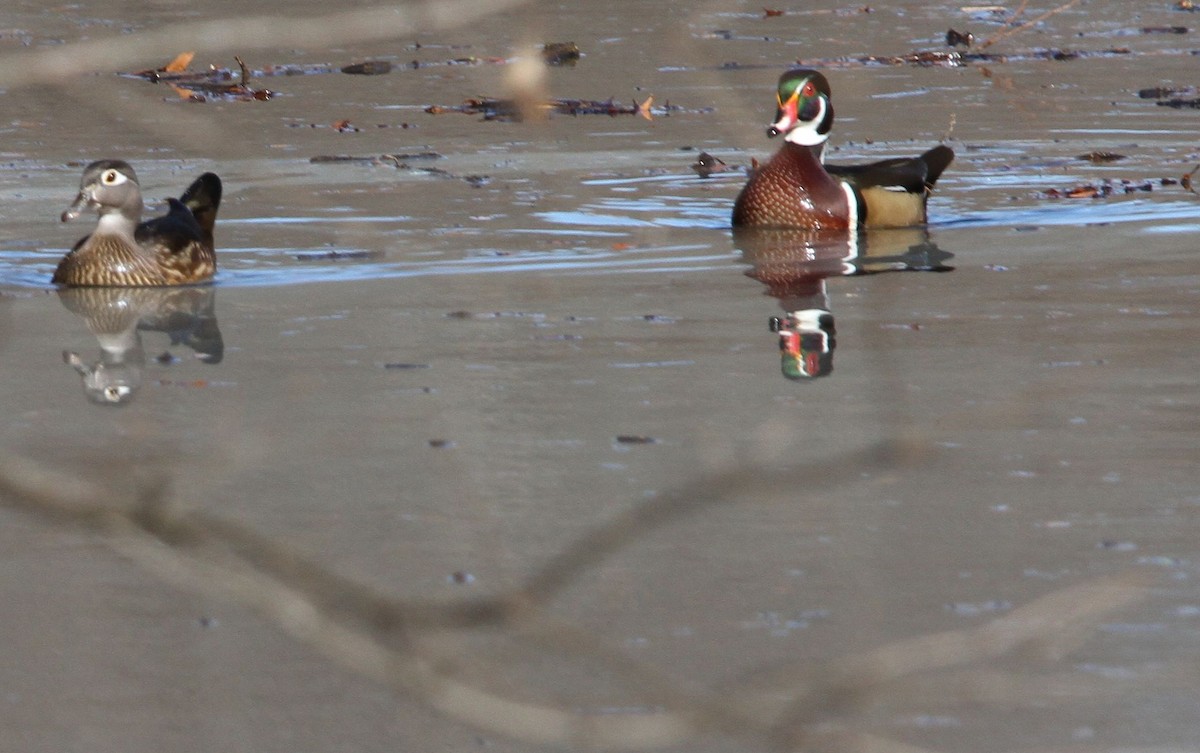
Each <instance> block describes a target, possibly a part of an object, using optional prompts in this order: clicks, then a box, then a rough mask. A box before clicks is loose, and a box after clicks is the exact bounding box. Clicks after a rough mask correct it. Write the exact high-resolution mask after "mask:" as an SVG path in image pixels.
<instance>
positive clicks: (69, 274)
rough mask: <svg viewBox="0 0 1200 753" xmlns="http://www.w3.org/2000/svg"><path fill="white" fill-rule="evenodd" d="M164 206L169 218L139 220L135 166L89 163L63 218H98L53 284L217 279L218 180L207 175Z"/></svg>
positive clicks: (139, 193) (61, 265)
mask: <svg viewBox="0 0 1200 753" xmlns="http://www.w3.org/2000/svg"><path fill="white" fill-rule="evenodd" d="M167 203H168V204H169V208H168V210H167V213H166V214H165V215H163V216H162V217H156V218H154V219H152V220H147V221H145V222H140V220H141V218H142V208H143V205H142V191H141V188H140V187H139V186H138V179H137V175H136V174H134V172H133V168H132V167H130V166H129V164H128V163H125V162H121V161H120V160H101V161H99V162H93V163H92V164H90V165H88V166H87V168H86V169H85V170H84V171H83V178H82V180H81V181H80V184H79V195H78V196H77V197H76V198H75V201H74V202H73V203H72V204H71V206H70V207H69V208H68V209H67V211H65V212H63V214H62V220H63V222H67V221H68V220H72V219H74V218H76V217H78V216H79V215H80V214H81V213H82V212H83V211H84V209H95V210H96V211H97V212H98V213H99V215H100V221H99V222H98V223H97V224H96V229H95V230H94V231H93V232H92V234H91V235H88V236H87V237H85V238H82V239H80V241H79V242H78V243H76V244H75V248H73V249H72V250H71V252H70V253H68V254H67V255H66V256H64V257H63V259H62V261H61V262H59V264H58V268H57V269H56V270H55V271H54V278H53V279H52V280H51V281H52V282H54V283H55V284H60V285H69V286H103V285H113V286H139V287H147V286H163V285H191V284H195V283H200V282H208V281H210V280H212V277H213V274H214V273H215V272H216V270H217V257H216V252H215V251H214V250H213V225H214V223H215V222H216V220H217V209H218V208H219V207H220V205H221V180H220V178H218V177H217V176H216V175H213V174H212V173H204V174H203V175H201V176H200V177H199V178H197V179H196V180H195V182H193V183H192V185H191V186H189V187H188V190H186V191H184V193H183V196H181V197H180V198H178V199H167Z"/></svg>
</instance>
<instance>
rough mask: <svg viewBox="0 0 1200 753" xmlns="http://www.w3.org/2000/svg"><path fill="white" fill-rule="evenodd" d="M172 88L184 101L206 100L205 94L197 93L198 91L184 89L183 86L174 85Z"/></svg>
mask: <svg viewBox="0 0 1200 753" xmlns="http://www.w3.org/2000/svg"><path fill="white" fill-rule="evenodd" d="M171 88H172V89H173V90H174V91H175V93H176V94H177V95H179V98H180V99H182V100H183V101H184V102H203V101H205V100H204V96H203V95H201V94H197V93H196V92H194V91H192V90H190V89H184V88H183V87H182V86H172V87H171Z"/></svg>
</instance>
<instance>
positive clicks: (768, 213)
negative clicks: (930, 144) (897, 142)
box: [733, 68, 954, 231]
mask: <svg viewBox="0 0 1200 753" xmlns="http://www.w3.org/2000/svg"><path fill="white" fill-rule="evenodd" d="M776 102H777V103H778V108H777V109H776V111H775V122H774V123H772V124H771V127H770V128H768V129H767V135H768V136H778V135H781V134H782V135H783V136H784V144H783V147H782V148H780V150H779V151H778V152H776V154H775V156H774V157H772V158H771V160H770V161H768V162H767V163H766V164H765V165H762V166H761V167H759V168H757V169H756V170H755V171H754V173H753V174H752V175H751V176H750V180H749V181H748V182H747V183H746V185H745V187H744V188H743V189H742V191H741V193H740V194H738V197H737V201H736V202H735V203H734V206H733V225H734V227H774V228H795V229H800V230H811V231H825V230H841V231H845V230H858V229H859V228H864V227H908V226H911V225H919V224H923V223H924V222H925V221H926V215H925V203H926V200H927V199H928V197H929V193H930V191H932V190H933V184H934V183H935V182H936V181H937V179H938V177H939V176H940V175H941V174H942V171H943V170H945V169H946V167H947V166H948V165H949V164H950V163H951V161H953V160H954V152H953V151H952V150H951V149H950V148H949V147H946V146H936V147H934V148H932V149H930V150H929V151H927V152H925V153H924V154H922V155H920V156H919V157H907V158H901V159H888V160H883V161H881V162H873V163H870V164H865V165H826V164H824V160H823V159H822V155H823V153H824V149H825V142H826V140H827V139H828V138H829V132H830V131H831V130H832V128H833V103H832V101H831V94H830V89H829V82H828V81H826V80H825V77H824V76H822V75H821V74H820V73H818V72H817V71H812V70H808V69H804V68H798V69H796V70H791V71H788V72H787V73H785V74H783V75H782V76H781V77H780V78H779V87H778V90H777V91H776Z"/></svg>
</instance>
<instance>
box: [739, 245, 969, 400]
mask: <svg viewBox="0 0 1200 753" xmlns="http://www.w3.org/2000/svg"><path fill="white" fill-rule="evenodd" d="M733 237H734V244H735V245H736V246H737V248H738V250H739V251H741V254H742V260H743V261H744V262H746V263H747V264H749V265H750V269H748V270H747V271H746V275H747V276H749V277H753V278H754V279H756V280H758V281H759V282H761V283H763V284H764V285H766V286H767V290H766V293H767V295H770V296H772V297H773V298H775V299H777V300H778V301H779V306H780V308H782V309H783V311H784V315H783V316H781V317H780V316H776V317H772V318H771V321H770V326H771V331H772V332H775V333H776V334H778V335H779V351H780V358H781V364H780V368H781V370H782V372H783V375H784V376H785V377H787V378H788V379H811V378H815V377H822V376H829V375H830V374H831V373H832V372H833V351H834V348H835V347H836V346H837V341H836V339H835V334H836V328H835V325H834V318H833V313H832V312H831V310H830V306H829V296H828V293H827V291H826V287H825V280H826V279H827V278H829V277H841V276H845V275H860V274H874V273H878V272H902V271H925V272H945V271H950V270H951V269H953V267H949V266H946V265H945V261H946V260H948V259H949V258H950V257H951V254H949V253H947V252H945V251H942V250H941V249H940V248H938V247H937V246H936V245H935V244H934V243H933V242H932V241H930V240H929V234H928V232H926V231H925V230H924V229H920V228H910V229H903V230H874V231H871V232H870V233H866V234H863V235H859V234H857V233H851V234H848V235H840V236H839V235H837V234H834V235H831V234H828V233H815V232H809V231H804V230H774V229H765V228H746V229H738V230H735V231H734V236H733ZM871 252H874V253H871Z"/></svg>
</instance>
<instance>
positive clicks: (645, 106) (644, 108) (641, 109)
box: [637, 94, 654, 120]
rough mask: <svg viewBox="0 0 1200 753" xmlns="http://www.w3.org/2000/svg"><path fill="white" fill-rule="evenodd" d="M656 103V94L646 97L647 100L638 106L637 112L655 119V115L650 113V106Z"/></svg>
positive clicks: (644, 116)
mask: <svg viewBox="0 0 1200 753" xmlns="http://www.w3.org/2000/svg"><path fill="white" fill-rule="evenodd" d="M653 105H654V95H653V94H651V95H650V96H649V97H646V101H645V102H642V103H641V104H639V105H638V106H637V114H638V115H641V116H642V117H643V118H645V119H646V120H654V116H653V115H652V114H651V113H650V108H651V107H652V106H653Z"/></svg>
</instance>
